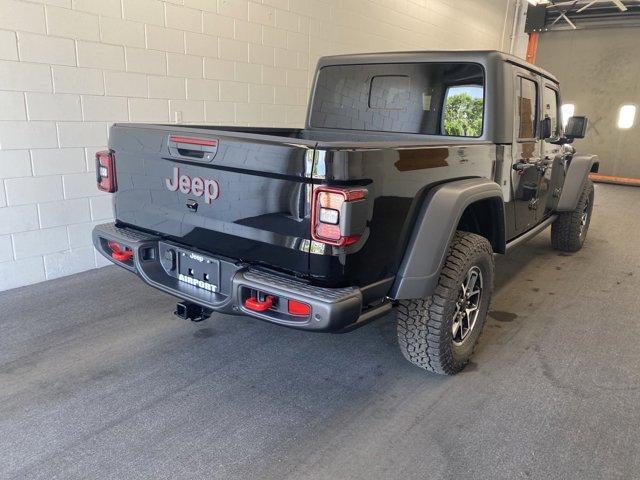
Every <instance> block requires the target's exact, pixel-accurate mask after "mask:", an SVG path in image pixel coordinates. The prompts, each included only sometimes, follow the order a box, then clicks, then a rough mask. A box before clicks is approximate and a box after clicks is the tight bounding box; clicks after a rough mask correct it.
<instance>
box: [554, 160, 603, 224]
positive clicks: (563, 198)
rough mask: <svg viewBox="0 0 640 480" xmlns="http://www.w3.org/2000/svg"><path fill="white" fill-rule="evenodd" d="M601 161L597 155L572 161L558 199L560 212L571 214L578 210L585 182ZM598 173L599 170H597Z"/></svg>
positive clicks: (557, 208)
mask: <svg viewBox="0 0 640 480" xmlns="http://www.w3.org/2000/svg"><path fill="white" fill-rule="evenodd" d="M599 166H600V161H599V160H598V156H597V155H577V156H575V157H573V158H572V159H571V163H570V164H569V168H568V169H567V173H566V175H565V177H564V185H563V186H562V193H561V194H560V198H559V199H558V206H557V207H556V210H557V211H558V212H571V211H573V210H575V209H576V206H577V205H578V199H579V198H580V193H581V192H582V188H583V185H584V182H586V180H587V177H588V176H589V172H591V171H592V169H593V168H596V169H597V168H598V167H599ZM596 171H597V170H596Z"/></svg>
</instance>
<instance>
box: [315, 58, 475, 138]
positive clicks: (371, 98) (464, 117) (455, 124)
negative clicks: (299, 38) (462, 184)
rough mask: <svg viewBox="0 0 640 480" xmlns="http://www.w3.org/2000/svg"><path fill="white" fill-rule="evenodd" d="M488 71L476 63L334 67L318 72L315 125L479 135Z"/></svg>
mask: <svg viewBox="0 0 640 480" xmlns="http://www.w3.org/2000/svg"><path fill="white" fill-rule="evenodd" d="M483 119H484V70H483V68H482V67H481V66H480V65H478V64H474V63H402V64H365V65H335V66H329V67H324V68H322V69H321V70H320V72H319V73H318V80H317V84H316V90H315V92H314V97H313V105H312V109H311V118H310V125H311V126H312V127H316V128H333V129H344V130H365V131H378V132H397V133H420V134H425V135H447V136H462V137H479V136H481V135H482V129H483Z"/></svg>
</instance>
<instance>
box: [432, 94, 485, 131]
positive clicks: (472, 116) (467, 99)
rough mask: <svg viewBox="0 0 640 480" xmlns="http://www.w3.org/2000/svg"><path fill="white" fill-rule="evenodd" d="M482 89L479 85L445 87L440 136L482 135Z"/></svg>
mask: <svg viewBox="0 0 640 480" xmlns="http://www.w3.org/2000/svg"><path fill="white" fill-rule="evenodd" d="M483 111H484V88H483V87H482V86H480V85H463V86H453V87H447V93H446V94H445V97H444V106H443V109H442V134H443V135H454V136H457V137H479V136H480V135H482V115H483Z"/></svg>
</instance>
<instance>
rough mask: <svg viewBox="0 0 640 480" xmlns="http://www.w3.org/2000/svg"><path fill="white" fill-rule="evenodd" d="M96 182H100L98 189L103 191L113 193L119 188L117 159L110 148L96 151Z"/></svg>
mask: <svg viewBox="0 0 640 480" xmlns="http://www.w3.org/2000/svg"><path fill="white" fill-rule="evenodd" d="M96 182H98V190H102V191H103V192H109V193H113V192H115V191H116V190H117V189H118V186H117V184H116V161H115V158H114V156H113V152H111V151H110V150H104V151H102V152H97V153H96Z"/></svg>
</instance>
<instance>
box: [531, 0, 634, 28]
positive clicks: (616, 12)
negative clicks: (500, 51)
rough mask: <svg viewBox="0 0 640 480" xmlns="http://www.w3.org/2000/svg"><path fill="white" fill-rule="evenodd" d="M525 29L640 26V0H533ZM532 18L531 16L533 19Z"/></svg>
mask: <svg viewBox="0 0 640 480" xmlns="http://www.w3.org/2000/svg"><path fill="white" fill-rule="evenodd" d="M529 3H530V4H532V5H531V6H530V7H529V12H528V22H527V23H528V24H529V26H530V28H528V30H529V31H547V30H572V29H586V28H607V27H615V28H619V27H624V26H640V0H574V1H564V0H563V1H558V0H556V1H546V2H545V1H535V0H529ZM534 19H535V20H534Z"/></svg>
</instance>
